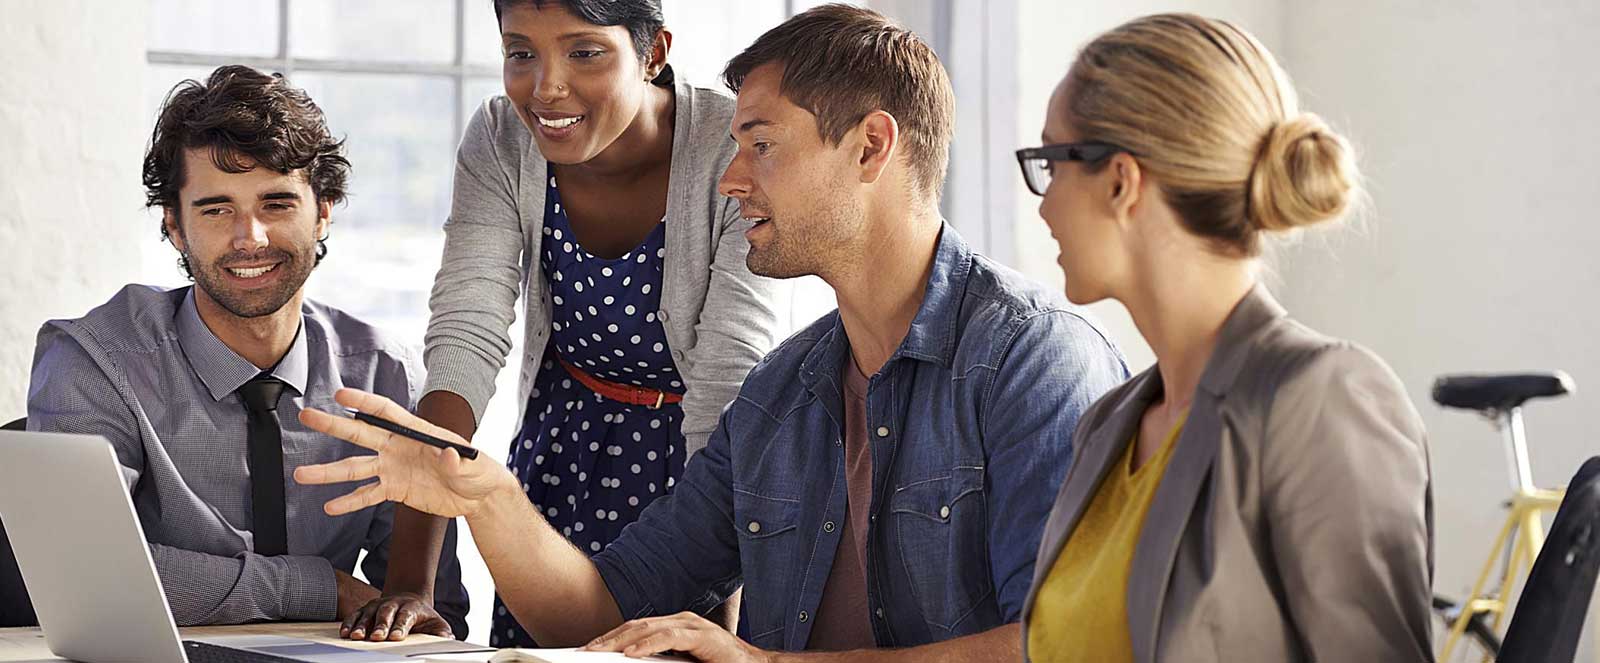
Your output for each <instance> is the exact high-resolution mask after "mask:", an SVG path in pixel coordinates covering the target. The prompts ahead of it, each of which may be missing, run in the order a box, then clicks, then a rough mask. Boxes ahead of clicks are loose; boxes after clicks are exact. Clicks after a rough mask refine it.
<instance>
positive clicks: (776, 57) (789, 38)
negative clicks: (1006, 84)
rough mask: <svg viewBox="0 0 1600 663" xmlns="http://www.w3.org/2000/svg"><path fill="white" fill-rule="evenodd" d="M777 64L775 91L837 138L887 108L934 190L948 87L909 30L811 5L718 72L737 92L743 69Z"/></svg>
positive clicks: (941, 170) (864, 14)
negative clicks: (779, 77)
mask: <svg viewBox="0 0 1600 663" xmlns="http://www.w3.org/2000/svg"><path fill="white" fill-rule="evenodd" d="M772 63H776V64H779V65H781V66H782V67H783V81H782V83H781V84H780V91H781V92H782V94H783V96H784V97H785V98H787V99H788V100H789V101H791V102H793V103H794V104H795V105H796V106H799V107H801V108H804V109H806V110H807V111H810V112H811V114H812V115H815V116H816V118H817V130H818V132H820V133H821V134H822V137H823V139H825V140H827V141H829V142H831V143H833V144H835V145H837V144H839V141H841V140H843V139H844V135H845V133H847V132H849V131H850V130H851V129H852V128H854V127H855V126H856V125H857V124H859V123H860V122H861V120H862V119H863V118H865V117H866V116H867V114H868V113H871V112H873V111H877V110H882V111H884V112H887V113H888V114H890V115H892V116H894V119H895V121H896V122H897V123H899V125H900V131H901V135H902V136H904V140H905V145H906V151H905V156H906V160H907V162H908V163H910V165H911V170H912V172H913V173H914V174H915V175H916V178H917V183H918V184H920V185H921V186H922V189H923V191H924V192H926V193H929V194H932V195H933V196H934V197H937V196H938V193H939V190H940V187H941V185H942V184H943V183H944V174H945V169H946V166H947V165H948V162H949V160H950V136H951V133H952V132H953V127H952V125H953V124H954V115H955V93H954V92H953V91H952V90H951V89H950V77H949V76H948V75H947V74H946V73H945V70H944V65H942V64H940V63H939V58H938V56H936V55H934V53H933V49H932V48H929V47H928V45H927V44H925V43H923V41H922V39H920V38H918V37H917V35H916V33H913V32H911V31H910V30H907V29H905V28H904V27H901V26H899V25H896V24H895V23H894V22H892V21H890V20H889V19H888V18H885V17H884V16H883V15H882V14H879V13H877V12H874V11H872V10H870V9H863V8H860V7H852V6H850V5H842V4H828V5H822V6H820V7H816V8H815V9H811V10H809V11H806V12H804V13H800V14H796V15H795V16H794V17H792V18H790V19H789V20H787V21H784V22H783V23H782V24H781V25H779V26H778V27H775V28H773V29H771V30H768V31H767V32H766V34H763V35H761V37H760V38H758V39H756V41H755V43H754V44H751V45H750V47H749V48H746V49H744V52H743V53H740V54H739V55H737V56H734V58H733V59H732V60H730V61H728V66H727V68H726V69H724V70H723V72H722V79H723V81H724V82H726V83H727V85H728V88H729V89H731V90H733V91H734V92H738V91H739V88H740V87H741V86H742V85H744V79H745V77H746V76H748V75H750V72H751V71H753V70H755V69H756V68H758V67H761V66H762V65H765V64H772Z"/></svg>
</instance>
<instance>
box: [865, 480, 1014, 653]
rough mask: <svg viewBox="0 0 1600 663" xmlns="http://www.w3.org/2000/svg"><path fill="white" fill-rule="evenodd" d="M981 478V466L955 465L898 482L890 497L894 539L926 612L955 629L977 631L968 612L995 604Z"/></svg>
mask: <svg viewBox="0 0 1600 663" xmlns="http://www.w3.org/2000/svg"><path fill="white" fill-rule="evenodd" d="M983 479H984V468H983V467H982V466H977V465H969V466H961V467H956V468H953V469H951V470H950V471H949V472H948V473H945V474H942V475H939V476H935V477H930V478H927V479H921V480H917V481H912V482H910V483H907V484H905V485H903V486H900V487H898V488H896V489H895V491H894V495H893V496H892V497H891V498H890V500H889V507H890V514H891V516H892V522H893V526H894V532H893V536H894V541H893V544H894V546H895V548H897V549H898V551H899V556H900V562H901V564H902V565H903V567H904V570H905V574H906V576H907V577H908V578H909V579H910V585H911V590H912V592H914V593H915V594H916V599H917V603H918V604H919V605H920V606H921V608H922V611H923V617H924V619H925V620H926V621H927V622H928V624H929V626H932V627H935V628H937V629H940V630H943V631H947V632H950V633H951V634H959V633H964V632H974V629H971V628H968V627H969V626H970V624H971V622H970V621H969V618H970V617H972V616H973V614H974V613H975V612H976V611H978V610H979V609H980V604H984V603H988V604H993V601H990V600H989V599H990V598H991V597H992V595H993V594H994V582H993V580H992V576H991V574H990V573H989V550H988V538H989V537H988V531H987V530H988V520H989V517H988V512H987V505H986V503H985V502H986V500H985V499H984V493H983ZM989 611H991V612H993V611H994V610H993V608H992V607H991V608H990V609H989ZM983 621H988V620H983ZM964 625H965V626H964Z"/></svg>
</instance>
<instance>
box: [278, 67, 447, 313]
mask: <svg viewBox="0 0 1600 663" xmlns="http://www.w3.org/2000/svg"><path fill="white" fill-rule="evenodd" d="M294 83H295V84H296V85H299V86H302V87H304V88H305V90H306V92H307V93H309V94H310V95H311V97H312V99H314V100H316V102H317V104H318V105H319V106H321V107H322V109H323V112H324V113H326V114H327V117H328V125H329V128H330V129H332V131H333V133H334V135H336V136H344V137H345V138H346V143H345V145H346V154H347V156H348V157H349V159H350V164H351V175H350V189H349V190H350V197H349V200H348V201H347V202H346V204H345V205H344V206H341V207H335V208H334V210H333V219H334V224H333V232H332V237H331V238H330V239H329V240H328V249H329V251H328V258H327V259H326V260H325V261H324V263H323V265H322V267H321V268H319V269H318V270H317V273H316V276H315V277H314V278H312V279H311V281H310V286H309V287H310V290H309V292H310V293H311V295H312V296H313V297H315V298H317V299H319V300H321V301H325V302H327V303H329V304H333V305H335V306H338V307H340V308H343V309H345V310H346V311H349V312H350V313H352V314H355V315H357V316H361V317H363V318H366V319H367V320H368V321H370V322H373V323H375V324H379V325H382V326H385V327H388V328H389V329H390V330H391V331H395V332H400V333H405V334H407V338H410V339H415V340H418V341H420V339H421V338H422V336H421V334H422V329H423V327H424V325H425V324H426V322H427V316H428V291H429V289H430V288H431V286H432V283H433V274H434V271H435V270H436V269H437V268H438V264H439V263H438V261H439V254H440V250H441V248H442V246H443V241H444V232H443V225H444V218H445V215H446V214H448V212H449V204H450V176H451V173H453V172H454V168H455V164H454V159H455V150H454V148H455V142H456V141H455V137H454V136H452V135H451V133H452V129H451V127H452V123H451V118H452V113H453V111H454V108H455V105H454V104H455V95H454V94H453V85H452V83H451V81H450V79H448V78H437V77H427V76H386V75H370V74H329V73H320V72H318V73H311V72H301V73H298V74H296V75H295V78H294Z"/></svg>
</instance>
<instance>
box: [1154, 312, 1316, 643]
mask: <svg viewBox="0 0 1600 663" xmlns="http://www.w3.org/2000/svg"><path fill="white" fill-rule="evenodd" d="M1283 315H1285V312H1284V310H1283V307H1281V306H1279V305H1278V303H1277V302H1276V301H1275V300H1273V298H1272V296H1271V295H1270V294H1268V293H1267V290H1266V288H1265V287H1263V286H1261V285H1259V284H1258V285H1256V286H1255V287H1254V288H1252V289H1251V290H1250V292H1248V293H1246V294H1245V296H1244V298H1243V299H1241V300H1240V301H1239V303H1238V305H1236V306H1235V307H1234V309H1233V312H1231V313H1229V314H1228V318H1227V320H1225V321H1224V322H1223V324H1222V329H1221V330H1219V331H1218V333H1217V344H1216V347H1215V348H1214V349H1213V350H1212V352H1211V358H1210V359H1209V360H1207V361H1206V368H1205V371H1204V372H1203V373H1201V375H1200V385H1199V389H1197V390H1196V391H1195V395H1194V402H1193V404H1191V405H1190V406H1189V416H1188V418H1187V420H1185V421H1184V424H1183V433H1181V434H1180V435H1179V436H1178V440H1177V442H1176V444H1177V445H1178V447H1177V448H1176V449H1174V450H1173V452H1172V458H1171V460H1169V461H1168V464H1167V471H1166V474H1164V475H1163V476H1162V477H1161V485H1159V486H1157V487H1156V493H1155V495H1154V497H1152V499H1151V503H1150V510H1149V512H1148V513H1147V514H1146V515H1145V519H1144V528H1143V529H1142V530H1141V531H1140V533H1139V543H1138V547H1137V548H1136V549H1135V551H1134V555H1133V566H1132V571H1131V573H1130V576H1129V578H1128V631H1129V634H1130V635H1132V637H1133V659H1134V660H1135V661H1138V662H1139V663H1154V661H1155V660H1156V658H1155V657H1156V644H1157V642H1156V639H1157V636H1158V635H1159V633H1160V629H1161V612H1162V609H1163V607H1164V605H1163V604H1164V603H1165V601H1166V596H1167V584H1168V581H1169V580H1171V578H1172V567H1173V563H1174V562H1175V561H1176V559H1177V554H1178V547H1179V544H1180V543H1181V541H1182V539H1183V537H1184V536H1185V535H1186V534H1187V532H1186V529H1187V525H1188V524H1189V523H1190V522H1193V521H1191V520H1190V516H1191V515H1193V514H1194V512H1195V510H1196V509H1197V508H1203V509H1204V510H1206V511H1209V510H1210V508H1211V505H1210V504H1209V503H1206V504H1203V505H1202V504H1199V500H1200V494H1201V491H1202V490H1203V489H1204V487H1205V485H1206V482H1207V481H1208V480H1209V479H1210V477H1211V469H1212V466H1213V464H1214V463H1215V462H1216V458H1217V453H1218V451H1219V449H1220V448H1221V445H1222V404H1223V401H1224V400H1226V397H1227V394H1228V391H1229V389H1230V388H1231V387H1232V386H1233V381H1234V378H1235V377H1237V376H1238V375H1239V372H1240V371H1241V370H1243V367H1244V363H1245V361H1246V360H1247V359H1248V358H1249V356H1250V352H1251V350H1252V349H1253V348H1254V347H1255V346H1256V343H1255V340H1256V338H1257V336H1258V335H1259V334H1260V333H1261V332H1263V331H1265V330H1266V329H1268V327H1269V326H1270V324H1271V323H1272V322H1273V321H1274V320H1276V319H1278V318H1280V317H1282V316H1283ZM1152 370H1154V369H1152ZM1199 522H1200V523H1203V524H1204V523H1209V522H1210V519H1209V518H1207V517H1202V518H1200V519H1199ZM1198 535H1200V536H1204V537H1209V536H1210V535H1211V533H1210V532H1201V533H1199V534H1198ZM1204 544H1205V545H1206V546H1207V547H1208V548H1209V546H1210V542H1209V541H1205V542H1204Z"/></svg>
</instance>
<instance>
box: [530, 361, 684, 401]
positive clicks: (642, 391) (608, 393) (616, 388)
mask: <svg viewBox="0 0 1600 663" xmlns="http://www.w3.org/2000/svg"><path fill="white" fill-rule="evenodd" d="M559 361H560V362H561V366H562V367H563V368H565V369H567V373H568V374H569V375H571V376H572V377H573V378H574V379H576V380H577V381H578V383H579V384H582V385H583V386H585V387H588V388H589V391H592V392H594V393H596V394H599V395H600V396H602V397H604V398H609V399H611V400H614V401H616V402H618V403H627V404H629V405H642V406H645V407H648V408H650V409H652V410H659V409H661V406H662V405H664V404H667V403H678V402H681V401H682V400H683V394H674V393H672V392H670V391H661V390H659V389H649V388H646V387H638V386H634V385H631V384H617V383H615V382H611V381H609V380H602V379H600V378H597V377H595V376H593V375H589V374H588V373H585V372H583V369H580V368H578V367H577V366H573V365H572V364H571V363H570V362H568V361H567V360H565V359H561V360H559Z"/></svg>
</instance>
